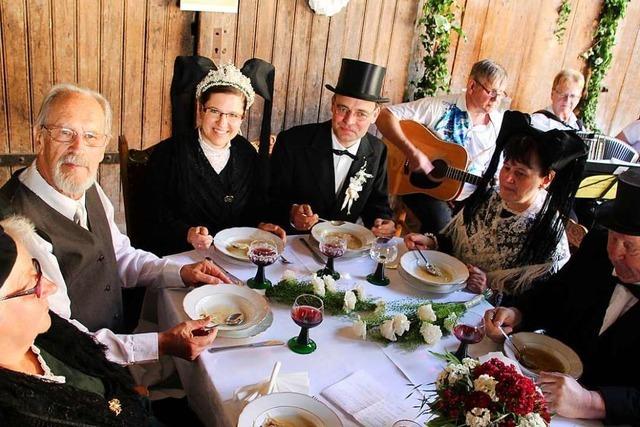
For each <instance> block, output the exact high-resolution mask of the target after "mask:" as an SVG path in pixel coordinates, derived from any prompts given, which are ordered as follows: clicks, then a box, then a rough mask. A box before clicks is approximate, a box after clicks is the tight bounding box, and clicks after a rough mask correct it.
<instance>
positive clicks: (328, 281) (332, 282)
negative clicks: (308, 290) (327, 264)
mask: <svg viewBox="0 0 640 427" xmlns="http://www.w3.org/2000/svg"><path fill="white" fill-rule="evenodd" d="M322 280H323V281H324V286H325V288H326V289H327V291H329V292H331V293H335V292H336V291H337V290H338V287H337V286H336V279H334V278H333V276H330V275H328V274H327V275H326V276H323V277H322Z"/></svg>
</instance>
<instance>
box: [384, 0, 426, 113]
mask: <svg viewBox="0 0 640 427" xmlns="http://www.w3.org/2000/svg"><path fill="white" fill-rule="evenodd" d="M417 14H418V3H417V2H415V1H413V0H398V2H397V5H396V13H395V19H394V21H393V32H392V36H391V42H390V45H389V46H390V51H389V58H388V60H387V75H386V77H385V83H384V88H383V91H382V93H383V95H384V96H386V97H387V98H389V99H390V100H391V103H392V104H397V103H399V102H402V100H403V94H404V92H405V88H406V86H407V74H408V69H409V61H410V58H411V51H412V47H411V41H412V40H413V33H414V31H413V29H414V28H415V24H416V17H417Z"/></svg>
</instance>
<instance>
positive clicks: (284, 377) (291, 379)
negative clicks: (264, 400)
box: [234, 372, 309, 406]
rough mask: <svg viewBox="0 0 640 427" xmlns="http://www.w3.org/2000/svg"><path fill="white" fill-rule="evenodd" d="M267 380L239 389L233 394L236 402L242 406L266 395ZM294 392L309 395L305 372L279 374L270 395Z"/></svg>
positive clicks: (307, 377)
mask: <svg viewBox="0 0 640 427" xmlns="http://www.w3.org/2000/svg"><path fill="white" fill-rule="evenodd" d="M268 388H269V378H265V380H264V381H261V382H259V383H257V384H250V385H247V386H244V387H240V388H239V389H237V390H236V392H235V393H234V396H235V398H236V400H237V401H238V402H240V403H242V404H243V406H244V405H246V404H247V403H249V402H251V401H252V400H255V399H257V398H258V397H261V396H264V395H266V394H267V389H268ZM285 391H289V392H294V393H303V394H309V374H308V373H307V372H293V373H290V374H280V375H278V377H277V378H276V380H275V384H274V386H273V391H272V393H278V392H285Z"/></svg>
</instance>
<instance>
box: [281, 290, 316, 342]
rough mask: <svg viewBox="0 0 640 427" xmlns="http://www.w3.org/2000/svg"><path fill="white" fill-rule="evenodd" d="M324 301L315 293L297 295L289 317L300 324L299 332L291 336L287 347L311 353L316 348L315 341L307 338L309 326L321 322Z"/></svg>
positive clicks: (311, 326)
mask: <svg viewBox="0 0 640 427" xmlns="http://www.w3.org/2000/svg"><path fill="white" fill-rule="evenodd" d="M323 313H324V303H323V302H322V299H320V298H318V297H317V296H315V295H310V294H302V295H298V297H297V298H296V300H295V301H294V302H293V306H292V307H291V318H292V319H293V321H294V322H295V323H296V325H298V326H300V334H298V336H297V337H293V338H291V339H290V340H289V342H288V343H287V344H288V346H289V348H290V349H291V350H293V351H294V352H296V353H299V354H309V353H313V352H314V351H315V349H316V348H317V346H316V343H315V342H314V341H313V340H312V339H310V338H309V328H314V327H316V326H318V325H319V324H320V323H322V317H323Z"/></svg>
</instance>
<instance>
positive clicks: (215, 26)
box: [197, 12, 238, 64]
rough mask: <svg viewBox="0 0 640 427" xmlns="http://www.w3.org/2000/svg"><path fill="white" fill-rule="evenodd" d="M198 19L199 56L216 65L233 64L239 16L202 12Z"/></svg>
mask: <svg viewBox="0 0 640 427" xmlns="http://www.w3.org/2000/svg"><path fill="white" fill-rule="evenodd" d="M198 17H199V21H198V27H199V28H200V34H199V35H198V37H197V40H198V45H197V46H198V55H202V56H206V57H207V58H211V59H212V60H213V62H215V63H216V64H221V63H224V62H233V60H234V58H235V46H236V26H237V19H238V15H237V14H235V13H213V12H200V13H198Z"/></svg>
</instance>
